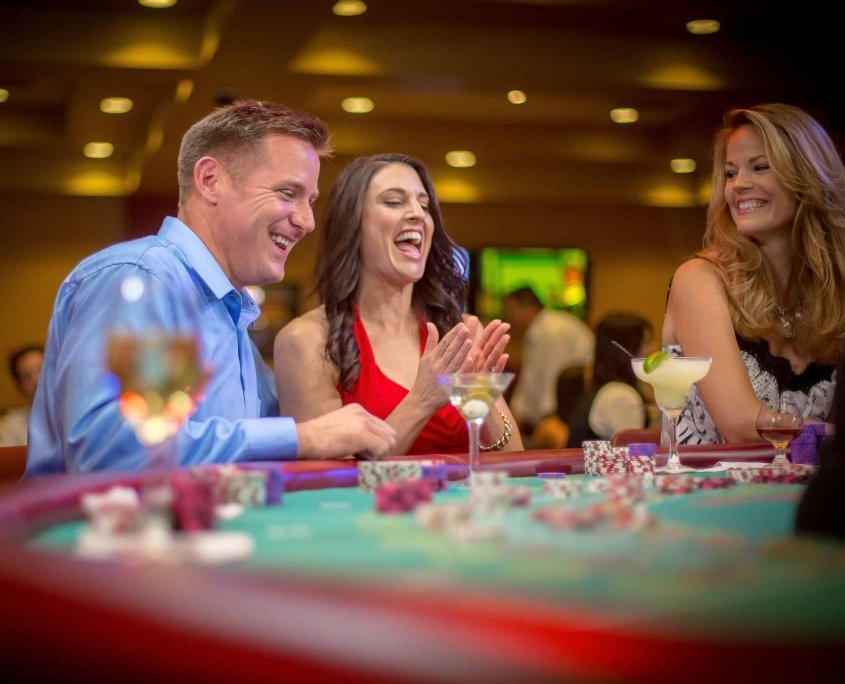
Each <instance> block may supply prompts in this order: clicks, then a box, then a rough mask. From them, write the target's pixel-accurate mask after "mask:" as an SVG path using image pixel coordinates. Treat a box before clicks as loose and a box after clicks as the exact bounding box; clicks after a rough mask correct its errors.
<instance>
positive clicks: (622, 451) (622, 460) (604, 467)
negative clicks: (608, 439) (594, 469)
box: [598, 446, 629, 477]
mask: <svg viewBox="0 0 845 684" xmlns="http://www.w3.org/2000/svg"><path fill="white" fill-rule="evenodd" d="M628 461H629V456H628V447H625V446H621V447H611V448H610V457H609V458H608V457H605V456H601V455H600V456H599V460H598V474H599V475H601V476H602V477H607V476H608V475H624V474H625V473H627V472H628Z"/></svg>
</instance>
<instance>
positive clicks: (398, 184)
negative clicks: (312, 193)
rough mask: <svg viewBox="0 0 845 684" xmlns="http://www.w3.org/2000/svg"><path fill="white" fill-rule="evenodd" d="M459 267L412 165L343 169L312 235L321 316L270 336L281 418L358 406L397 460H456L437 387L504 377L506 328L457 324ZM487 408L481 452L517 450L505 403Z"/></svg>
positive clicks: (454, 436) (459, 445)
mask: <svg viewBox="0 0 845 684" xmlns="http://www.w3.org/2000/svg"><path fill="white" fill-rule="evenodd" d="M464 267H465V264H464V263H463V256H462V255H461V254H460V252H459V250H458V249H457V246H456V245H455V243H454V242H453V241H452V239H451V238H450V237H449V236H448V235H447V233H446V231H445V229H444V227H443V220H442V217H441V214H440V207H439V204H438V202H437V195H436V193H435V190H434V186H433V185H432V182H431V179H430V176H429V174H428V171H427V169H426V168H425V166H424V165H423V164H422V163H421V162H419V161H418V160H416V159H413V158H411V157H408V156H405V155H400V154H380V155H374V156H372V157H361V158H358V159H356V160H355V161H353V162H352V163H351V164H350V165H349V166H348V167H347V168H346V169H345V170H344V171H343V172H342V173H341V174H340V176H338V178H337V180H336V181H335V184H334V187H333V188H332V191H331V194H330V196H329V206H328V209H327V213H326V220H325V226H324V228H323V230H322V232H321V234H320V247H319V253H318V258H317V274H316V291H317V293H318V295H319V298H320V302H321V305H320V306H319V307H317V308H316V309H313V310H311V311H309V312H308V313H306V314H305V315H303V316H300V317H299V318H296V319H294V320H293V321H291V322H290V323H289V324H288V325H286V326H285V327H284V328H283V329H282V330H281V331H280V332H279V334H278V336H277V337H276V342H275V354H274V355H275V372H276V382H277V384H278V388H279V404H280V406H279V408H280V410H281V411H282V413H283V415H291V416H293V417H294V418H296V419H297V420H308V419H310V418H314V417H315V416H318V415H322V414H324V413H328V412H329V411H332V410H334V409H336V408H339V407H340V406H342V405H344V404H348V403H359V404H361V405H363V406H364V408H366V409H367V410H369V411H370V412H371V413H373V414H374V415H376V416H379V417H381V418H384V419H385V420H386V421H387V422H388V423H389V424H390V425H392V426H393V427H394V428H395V429H396V433H397V439H396V449H395V453H397V454H404V453H407V454H423V453H450V452H453V453H460V452H466V451H467V431H466V426H465V423H464V420H463V419H462V418H461V417H460V415H459V414H458V412H457V411H456V410H455V409H454V408H453V407H452V406H451V405H450V404H449V403H448V400H447V398H446V394H445V393H444V391H443V390H442V388H441V387H440V386H439V385H438V383H437V376H438V375H440V374H444V373H453V372H456V371H481V370H491V371H501V370H503V369H504V366H505V363H506V362H507V354H506V353H504V350H505V346H506V345H507V343H508V340H509V335H508V334H507V331H508V328H509V326H508V325H507V324H505V323H502V322H501V321H498V320H495V321H492V322H490V323H489V324H488V325H487V326H482V325H481V324H480V322H479V321H478V319H477V318H476V317H474V316H467V315H465V314H464V313H463V309H464V302H465V296H466V281H465V279H464V277H463V272H464ZM496 409H497V410H494V411H491V412H490V413H489V414H488V416H487V418H486V419H485V423H484V425H483V426H482V429H481V440H480V442H481V447H482V448H483V449H484V448H486V449H502V450H521V449H522V448H523V446H522V439H521V437H520V435H519V430H518V428H517V427H516V422H515V421H514V419H513V416H512V415H511V413H510V410H509V409H508V407H507V404H506V403H505V401H504V399H502V398H500V399H499V400H498V402H497V405H496Z"/></svg>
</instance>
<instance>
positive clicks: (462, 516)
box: [416, 503, 472, 532]
mask: <svg viewBox="0 0 845 684" xmlns="http://www.w3.org/2000/svg"><path fill="white" fill-rule="evenodd" d="M471 517H472V508H470V505H469V504H468V503H448V504H435V503H421V504H419V505H418V506H417V509H416V518H417V522H418V523H419V524H420V526H421V527H422V528H423V529H426V530H432V531H436V532H440V531H442V530H447V529H449V528H451V527H454V526H456V525H459V524H462V523H465V522H467V521H468V520H469V519H470V518H471Z"/></svg>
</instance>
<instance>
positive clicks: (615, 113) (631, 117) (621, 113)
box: [610, 107, 640, 124]
mask: <svg viewBox="0 0 845 684" xmlns="http://www.w3.org/2000/svg"><path fill="white" fill-rule="evenodd" d="M610 118H611V120H612V121H613V122H614V123H618V124H629V123H634V122H635V121H636V120H637V119H639V118H640V113H639V112H638V111H637V110H636V109H633V108H632V107H617V108H616V109H611V110H610Z"/></svg>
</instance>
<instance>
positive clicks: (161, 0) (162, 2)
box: [138, 0, 176, 9]
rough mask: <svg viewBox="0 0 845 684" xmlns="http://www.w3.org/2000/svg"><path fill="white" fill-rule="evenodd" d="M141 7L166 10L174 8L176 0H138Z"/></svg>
mask: <svg viewBox="0 0 845 684" xmlns="http://www.w3.org/2000/svg"><path fill="white" fill-rule="evenodd" d="M138 4H139V5H143V6H144V7H152V8H153V9H164V8H165V7H173V5H175V4H176V0H138Z"/></svg>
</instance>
